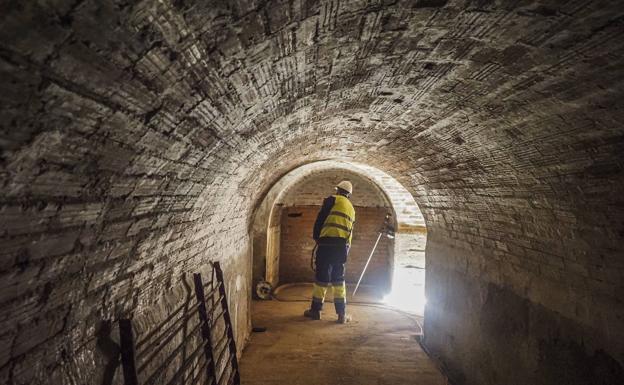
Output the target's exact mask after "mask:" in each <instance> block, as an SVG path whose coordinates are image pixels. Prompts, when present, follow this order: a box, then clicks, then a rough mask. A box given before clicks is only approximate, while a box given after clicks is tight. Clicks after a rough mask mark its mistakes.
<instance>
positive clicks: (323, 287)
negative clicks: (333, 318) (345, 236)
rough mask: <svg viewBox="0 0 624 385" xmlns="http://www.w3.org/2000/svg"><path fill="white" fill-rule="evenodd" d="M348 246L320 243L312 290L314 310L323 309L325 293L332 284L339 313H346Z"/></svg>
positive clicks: (335, 305)
mask: <svg viewBox="0 0 624 385" xmlns="http://www.w3.org/2000/svg"><path fill="white" fill-rule="evenodd" d="M347 253H348V248H347V247H346V246H345V245H319V248H318V250H317V253H316V276H315V278H316V282H314V288H313V290H312V305H311V309H312V310H314V311H321V310H322V309H323V302H324V301H325V294H326V293H327V289H328V287H329V286H330V285H331V287H332V292H333V295H334V307H335V308H336V313H337V314H344V313H345V311H346V306H347V288H346V285H345V262H346V254H347Z"/></svg>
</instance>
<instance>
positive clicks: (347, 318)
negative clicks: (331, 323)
mask: <svg viewBox="0 0 624 385" xmlns="http://www.w3.org/2000/svg"><path fill="white" fill-rule="evenodd" d="M336 322H338V323H339V324H346V323H347V322H351V316H350V315H347V314H344V313H339V314H338V319H337V320H336Z"/></svg>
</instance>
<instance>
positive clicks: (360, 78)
mask: <svg viewBox="0 0 624 385" xmlns="http://www.w3.org/2000/svg"><path fill="white" fill-rule="evenodd" d="M623 23H624V9H622V6H621V2H620V1H615V0H614V1H587V0H573V1H567V2H563V1H531V0H526V1H522V0H519V1H487V0H483V1H468V0H467V1H453V0H448V1H445V0H404V1H400V0H398V1H382V0H378V1H375V0H369V1H364V0H361V1H346V0H341V1H339V0H333V1H320V0H319V1H313V0H309V1H306V0H291V1H243V0H238V1H189V0H172V1H151V0H146V1H137V2H129V1H105V2H103V1H96V0H86V1H85V0H78V1H76V0H72V1H64V0H57V1H38V2H35V1H4V2H3V3H2V4H1V5H0V36H2V39H1V42H0V79H2V81H1V82H0V91H1V92H0V103H1V104H0V146H1V148H2V154H1V159H0V186H1V188H2V192H1V195H0V198H1V201H0V204H1V207H0V218H1V219H2V221H1V223H0V237H1V238H0V243H1V244H2V247H0V258H1V259H0V268H1V271H2V274H3V278H2V279H3V285H6V286H7V287H8V289H7V290H3V291H2V293H1V295H2V298H1V302H2V303H3V304H4V305H3V308H5V309H8V311H7V312H6V314H10V316H3V317H5V318H3V319H2V322H4V324H8V325H9V326H7V328H8V329H6V328H5V329H4V330H9V332H8V334H7V335H8V337H6V339H7V341H10V342H9V345H10V346H11V349H10V351H11V353H10V354H9V355H6V354H5V356H2V357H0V367H3V365H5V363H6V362H9V360H10V359H12V358H11V357H13V358H15V357H20V359H22V360H28V357H29V354H30V353H32V352H34V351H37V349H40V348H41V346H45V344H46V343H48V342H49V341H56V340H58V341H56V342H55V343H65V344H70V345H72V344H77V343H76V341H83V340H89V338H91V336H92V331H91V330H87V329H88V328H87V327H86V326H84V324H83V321H84V320H88V319H98V318H101V317H112V316H114V315H117V314H121V313H124V312H127V311H129V309H131V308H132V307H133V306H135V305H137V304H145V303H148V302H150V301H153V300H154V299H155V298H157V297H158V293H161V292H162V290H163V289H167V288H170V287H172V286H173V285H174V284H173V283H172V279H173V277H175V276H177V275H179V274H181V273H187V272H190V271H192V270H193V269H194V268H195V267H196V266H197V265H199V264H200V263H201V261H202V260H203V259H204V258H205V253H206V252H208V253H210V252H215V253H216V252H217V251H218V253H220V254H219V255H221V257H222V258H224V259H225V260H230V261H232V262H231V263H232V265H233V266H234V265H236V266H238V267H241V266H243V265H244V263H242V262H236V261H238V260H239V259H240V258H238V257H239V256H240V255H243V254H245V253H246V251H245V250H246V249H247V247H248V244H249V238H248V234H247V229H248V227H249V222H250V216H251V213H252V211H253V208H254V207H255V205H256V204H257V203H258V202H260V200H261V199H262V194H263V193H265V192H266V191H268V189H269V188H270V187H271V185H272V184H273V183H274V182H275V181H277V180H278V179H279V178H280V177H281V176H282V175H284V174H285V173H287V172H288V171H289V170H291V169H293V168H295V167H297V166H300V165H302V164H304V163H308V162H311V161H315V160H323V159H342V160H347V161H348V160H353V161H357V162H359V163H363V164H368V165H371V166H374V167H377V168H379V169H380V170H383V171H385V172H387V173H389V174H390V175H392V176H393V177H395V178H396V179H397V180H399V181H400V182H401V183H402V184H403V185H404V186H405V187H406V188H407V189H408V190H409V191H410V192H411V193H412V194H413V195H414V197H415V198H416V201H417V203H418V204H419V206H420V208H421V209H422V211H423V215H424V216H425V219H426V222H427V227H428V229H429V232H430V238H429V244H428V252H430V255H432V256H435V255H439V256H440V257H439V259H438V262H437V263H439V265H440V269H451V270H452V269H455V267H454V266H463V267H464V271H463V272H462V273H463V274H468V275H476V276H479V277H480V278H479V279H480V280H482V281H487V282H493V283H495V284H497V285H503V286H507V287H510V288H511V290H512V291H513V292H515V293H517V294H518V295H520V296H522V297H523V298H527V299H529V300H531V301H532V302H535V303H538V304H540V305H543V306H545V307H546V308H548V309H551V310H553V311H556V312H558V313H560V314H563V315H564V316H566V317H570V318H575V319H577V320H578V322H579V324H581V325H590V324H596V323H598V324H600V325H611V326H612V325H615V324H617V323H618V322H619V321H621V319H622V318H621V317H622V309H623V307H622V306H621V301H622V293H623V292H624V291H622V282H623V280H624V264H623V262H622V259H621V255H622V253H623V252H624V249H623V246H622V239H623V238H624V222H623V220H622V218H623V217H624V206H623V204H624V201H623V198H622V191H623V190H624V183H623V179H624V178H622V168H623V167H624V159H623V156H622V154H623V153H624V152H623V151H624V128H623V127H624V110H623V103H622V100H624V98H623V97H624V76H622V72H623V71H622V68H623V67H624V39H623V38H622V35H623V31H624V24H623ZM450 249H452V250H455V251H449V250H450ZM458 250H459V251H458ZM68 256H71V257H68ZM237 258H238V259H237ZM428 261H435V259H431V258H429V257H428ZM432 263H435V262H432ZM238 264H240V266H239V265H238ZM241 269H243V268H242V267H241ZM432 274H433V273H432ZM230 279H231V280H234V277H231V278H230ZM61 280H63V282H59V281H61ZM237 282H238V281H237ZM245 282H246V281H245ZM428 282H429V281H428ZM46 285H47V286H46ZM242 285H243V286H242V287H244V286H245V285H247V283H243V284H242ZM50 288H55V290H53V291H52V294H51V295H50V294H49V293H48V291H49V289H50ZM247 289H248V288H244V290H243V289H241V291H246V290H247ZM46 293H47V294H46ZM577 293H584V294H583V295H580V294H579V295H577ZM587 293H589V294H587ZM432 297H433V295H432ZM61 299H62V300H61ZM28 301H31V302H32V303H33V305H32V307H30V308H25V307H24V306H25V305H24V303H29V302H28ZM241 306H242V305H241ZM34 309H37V311H43V312H44V313H45V312H50V313H53V314H60V315H57V318H59V319H58V320H57V321H54V322H53V326H50V329H51V330H50V331H49V332H45V333H44V332H42V333H41V335H38V336H35V337H34V338H35V339H34V340H33V339H31V338H30V337H28V338H26V337H23V336H21V334H20V333H21V331H22V330H24V329H27V328H28V327H29V326H28V325H30V323H31V322H35V321H33V319H35V320H36V318H33V317H34V315H33V314H34V312H35V310H34ZM85 309H87V310H85ZM241 309H242V308H241ZM606 309H610V311H607V310H606ZM613 309H617V311H613ZM243 310H244V309H242V310H241V312H240V313H239V317H241V319H240V320H238V322H239V323H240V324H244V323H245V321H244V317H246V316H247V315H246V313H245V311H243ZM39 322H42V321H39ZM241 330H242V329H241ZM68 333H73V334H72V338H71V339H69V340H68V339H67V338H66V337H64V336H66V335H68ZM240 333H243V331H240ZM621 333H622V332H621V331H617V330H615V329H614V328H613V327H600V328H599V332H598V333H597V337H595V338H596V340H597V341H599V342H596V344H597V345H598V346H607V347H606V348H605V349H606V350H607V351H608V352H609V354H612V355H613V356H614V357H616V358H617V359H620V360H621V359H622V357H624V347H623V344H622V343H621V341H622V334H621ZM55 339H56V340H55ZM59 341H60V342H59ZM68 341H69V342H68ZM600 341H602V342H600ZM604 341H610V342H604ZM601 344H602V345H601ZM77 345H79V347H76V346H74V345H72V346H71V347H70V348H69V349H78V350H80V349H83V350H84V351H85V352H87V353H84V354H86V355H87V356H89V357H91V356H90V355H89V354H91V353H90V352H91V351H92V350H90V349H91V348H89V347H84V346H85V345H81V344H77ZM55 346H56V345H55ZM33 354H34V353H33ZM618 357H619V358H618ZM33 360H34V358H33ZM25 362H27V361H25ZM22 365H23V366H24V367H26V364H22ZM50 365H53V364H50ZM15 368H17V369H11V370H13V371H15V373H17V372H19V367H18V366H15ZM4 372H6V370H4ZM13 376H14V377H15V376H16V375H15V374H14V375H13Z"/></svg>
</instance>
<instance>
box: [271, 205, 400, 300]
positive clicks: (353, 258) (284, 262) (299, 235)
mask: <svg viewBox="0 0 624 385" xmlns="http://www.w3.org/2000/svg"><path fill="white" fill-rule="evenodd" d="M319 210H320V206H293V207H288V208H285V209H284V210H283V211H282V221H281V223H282V231H281V236H282V238H281V246H280V250H281V253H280V270H279V271H280V283H281V284H283V283H292V282H314V272H313V271H312V270H311V269H310V255H311V253H312V249H313V248H314V241H313V240H312V228H313V226H314V221H315V220H316V215H317V214H318V211H319ZM355 212H356V214H355V215H356V218H357V219H356V226H355V227H354V232H353V243H352V245H351V249H350V250H349V257H348V260H347V264H346V275H345V279H346V281H347V283H352V284H355V283H356V282H357V280H358V278H359V276H360V274H361V273H362V270H363V269H364V265H365V264H366V260H367V259H368V256H369V255H370V252H371V250H372V248H373V246H374V244H375V241H376V240H377V235H378V230H379V228H380V226H381V224H383V221H384V217H385V215H386V213H387V209H383V208H376V207H360V206H356V207H355ZM393 246H394V245H393V242H392V241H391V240H389V239H388V238H386V237H383V239H381V240H380V242H379V245H378V246H377V249H376V251H375V254H374V255H373V258H372V259H371V262H370V265H369V266H368V269H367V270H366V274H365V276H364V278H363V279H362V284H367V285H375V286H377V287H379V288H381V289H382V290H387V289H388V287H389V284H390V277H391V270H392V269H391V268H392V262H393V257H394V253H393V251H394V250H393Z"/></svg>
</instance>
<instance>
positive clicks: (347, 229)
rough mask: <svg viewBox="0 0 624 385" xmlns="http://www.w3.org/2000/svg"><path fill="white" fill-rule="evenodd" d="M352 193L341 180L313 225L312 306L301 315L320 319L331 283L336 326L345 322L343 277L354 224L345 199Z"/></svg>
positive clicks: (349, 207) (324, 203) (348, 184)
mask: <svg viewBox="0 0 624 385" xmlns="http://www.w3.org/2000/svg"><path fill="white" fill-rule="evenodd" d="M352 193H353V186H352V185H351V182H349V181H347V180H343V181H342V182H340V183H338V185H336V194H335V195H332V196H329V197H327V198H325V200H324V201H323V207H321V210H320V211H319V213H318V215H317V217H316V222H315V223H314V232H313V234H312V237H313V238H314V240H315V241H316V245H317V250H316V282H315V283H314V288H313V290H312V304H311V306H310V309H308V310H306V311H305V312H304V313H303V315H304V316H306V317H309V318H312V319H315V320H320V319H321V310H322V309H323V301H324V300H325V293H326V292H327V288H328V287H329V285H330V284H331V286H332V291H333V294H334V306H335V308H336V314H338V323H345V322H347V321H348V317H347V315H346V306H347V301H346V297H347V288H346V286H345V278H344V276H345V263H346V262H347V254H348V253H349V247H350V246H351V236H352V232H353V223H354V222H355V210H354V209H353V205H352V204H351V201H350V200H349V197H350V196H351V194H352Z"/></svg>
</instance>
